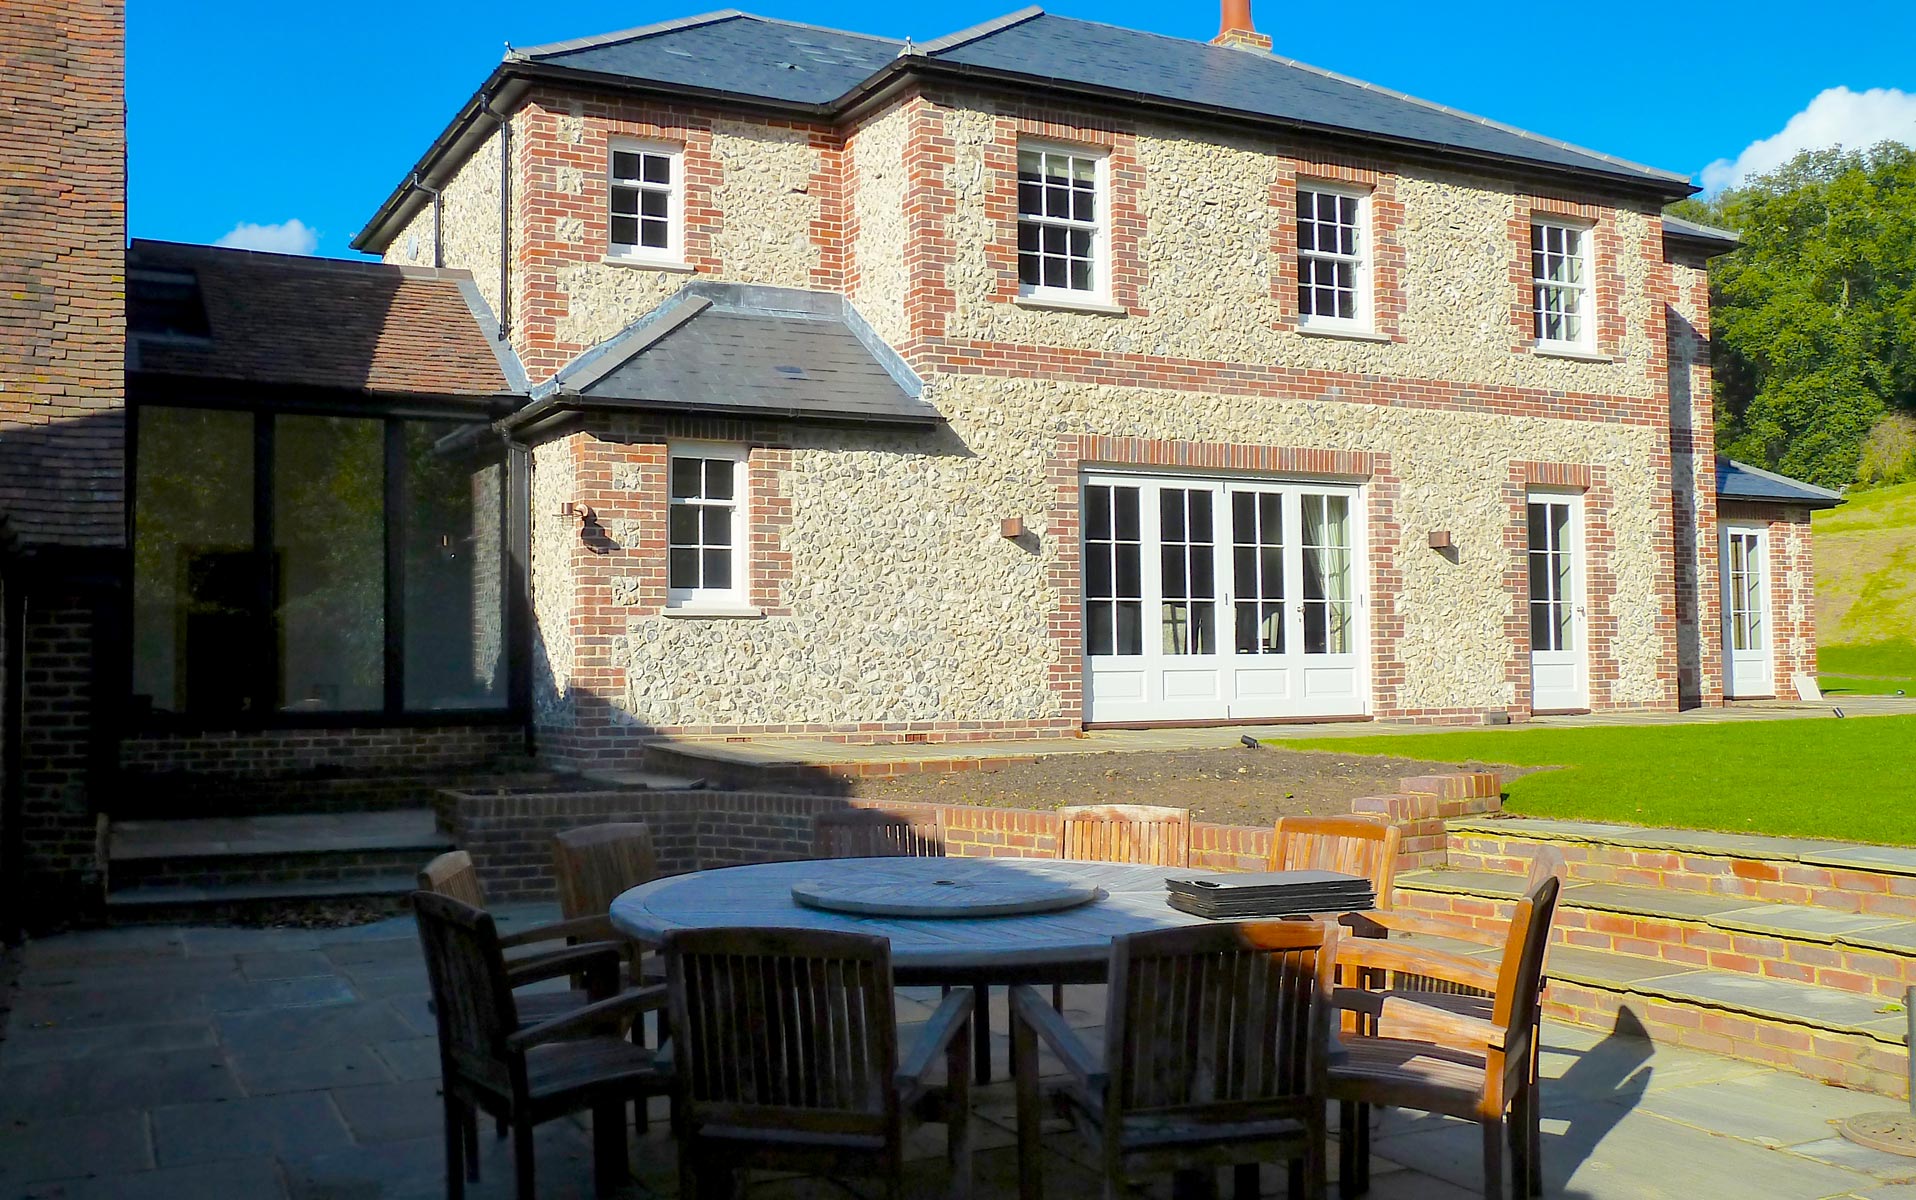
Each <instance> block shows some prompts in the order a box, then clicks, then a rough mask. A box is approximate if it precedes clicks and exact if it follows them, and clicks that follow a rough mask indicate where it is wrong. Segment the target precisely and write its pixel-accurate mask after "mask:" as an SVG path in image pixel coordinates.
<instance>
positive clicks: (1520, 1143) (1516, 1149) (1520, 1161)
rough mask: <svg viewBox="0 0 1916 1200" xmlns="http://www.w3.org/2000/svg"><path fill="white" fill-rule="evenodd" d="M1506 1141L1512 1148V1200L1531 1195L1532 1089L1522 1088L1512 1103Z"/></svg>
mask: <svg viewBox="0 0 1916 1200" xmlns="http://www.w3.org/2000/svg"><path fill="white" fill-rule="evenodd" d="M1504 1140H1505V1141H1506V1142H1507V1143H1508V1144H1509V1146H1510V1200H1526V1198H1527V1197H1528V1196H1529V1195H1530V1089H1529V1088H1528V1087H1522V1088H1519V1089H1517V1094H1516V1096H1514V1097H1513V1098H1512V1099H1511V1102H1510V1116H1509V1117H1508V1118H1506V1119H1505V1121H1504Z"/></svg>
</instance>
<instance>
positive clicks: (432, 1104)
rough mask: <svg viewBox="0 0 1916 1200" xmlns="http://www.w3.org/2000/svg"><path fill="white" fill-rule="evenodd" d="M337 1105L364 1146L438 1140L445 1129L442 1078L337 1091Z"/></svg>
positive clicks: (335, 1092)
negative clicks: (440, 1086)
mask: <svg viewBox="0 0 1916 1200" xmlns="http://www.w3.org/2000/svg"><path fill="white" fill-rule="evenodd" d="M331 1094H332V1097H333V1102H334V1103H335V1104H337V1105H338V1106H339V1111H340V1113H341V1114H342V1115H343V1116H344V1117H345V1118H346V1124H347V1126H348V1127H349V1128H350V1129H351V1130H352V1131H353V1137H354V1138H356V1139H357V1140H359V1141H360V1142H361V1143H371V1142H404V1141H410V1140H411V1139H413V1138H422V1137H436V1136H438V1134H439V1133H440V1130H441V1123H440V1122H441V1113H440V1105H441V1103H442V1101H441V1100H440V1096H439V1080H438V1079H436V1078H435V1079H416V1080H412V1081H410V1082H407V1083H380V1084H374V1085H372V1086H371V1087H350V1088H337V1089H335V1090H334V1091H333V1092H332V1093H331Z"/></svg>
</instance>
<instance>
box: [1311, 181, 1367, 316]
mask: <svg viewBox="0 0 1916 1200" xmlns="http://www.w3.org/2000/svg"><path fill="white" fill-rule="evenodd" d="M1369 222H1370V196H1369V195H1368V194H1367V193H1365V192H1360V191H1355V190H1352V189H1349V188H1332V187H1327V186H1324V185H1322V184H1313V185H1310V186H1307V187H1301V188H1299V189H1298V190H1297V317H1298V322H1299V324H1301V325H1303V326H1306V327H1329V328H1345V329H1361V328H1368V326H1369V324H1370V293H1371V282H1370V245H1369V242H1370V236H1369V233H1370V231H1369V229H1368V228H1367V226H1368V225H1369Z"/></svg>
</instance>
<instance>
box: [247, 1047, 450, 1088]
mask: <svg viewBox="0 0 1916 1200" xmlns="http://www.w3.org/2000/svg"><path fill="white" fill-rule="evenodd" d="M232 1059H233V1071H234V1073H235V1074H236V1075H238V1076H239V1081H240V1086H241V1087H243V1088H245V1089H246V1094H247V1095H249V1096H270V1095H275V1094H278V1093H281V1092H308V1091H313V1090H315V1089H322V1088H336V1087H357V1086H360V1085H362V1084H372V1083H391V1082H392V1081H393V1074H392V1072H391V1071H389V1070H387V1069H386V1064H385V1063H384V1062H383V1061H381V1060H380V1059H379V1057H378V1056H377V1055H375V1054H374V1053H373V1051H372V1048H371V1047H370V1046H367V1045H365V1044H363V1043H359V1042H321V1043H317V1044H313V1045H301V1046H295V1047H292V1048H290V1049H287V1050H282V1051H277V1052H270V1053H251V1054H234V1055H233V1056H232ZM437 1077H438V1075H437V1072H435V1073H434V1078H437Z"/></svg>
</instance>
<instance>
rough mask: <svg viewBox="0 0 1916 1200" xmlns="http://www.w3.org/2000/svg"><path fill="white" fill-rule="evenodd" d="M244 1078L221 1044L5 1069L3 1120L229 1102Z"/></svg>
mask: <svg viewBox="0 0 1916 1200" xmlns="http://www.w3.org/2000/svg"><path fill="white" fill-rule="evenodd" d="M239 1094H240V1088H239V1082H238V1080H236V1079H234V1078H233V1072H232V1070H231V1069H230V1068H229V1067H228V1066H227V1065H226V1059H225V1057H224V1056H223V1055H221V1054H220V1053H219V1051H218V1049H217V1048H207V1049H193V1050H163V1051H159V1052H157V1053H152V1054H116V1055H102V1056H96V1057H90V1058H77V1059H72V1060H69V1061H65V1062H42V1063H29V1064H27V1065H24V1066H18V1067H8V1068H6V1069H5V1070H0V1121H28V1120H42V1119H45V1118H47V1117H56V1116H72V1115H75V1114H79V1113H101V1112H112V1111H115V1110H119V1109H132V1108H148V1107H151V1106H153V1105H155V1104H183V1103H186V1102H188V1101H193V1100H226V1099H231V1098H233V1097H235V1096H238V1095H239Z"/></svg>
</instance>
